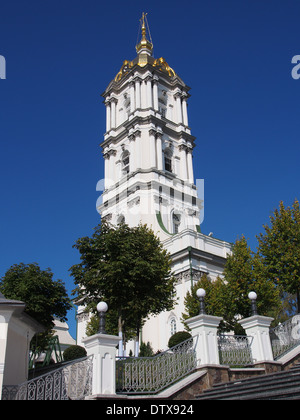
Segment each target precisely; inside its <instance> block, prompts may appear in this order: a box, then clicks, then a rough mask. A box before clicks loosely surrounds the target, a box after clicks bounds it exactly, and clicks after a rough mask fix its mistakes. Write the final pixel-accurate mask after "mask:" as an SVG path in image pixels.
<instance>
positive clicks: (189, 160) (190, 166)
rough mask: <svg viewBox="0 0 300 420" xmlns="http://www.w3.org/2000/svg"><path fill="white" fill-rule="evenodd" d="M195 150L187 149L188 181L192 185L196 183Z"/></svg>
mask: <svg viewBox="0 0 300 420" xmlns="http://www.w3.org/2000/svg"><path fill="white" fill-rule="evenodd" d="M192 151H193V149H192V148H191V147H188V149H187V168H188V179H189V182H190V183H191V184H193V183H194V170H193V155H192Z"/></svg>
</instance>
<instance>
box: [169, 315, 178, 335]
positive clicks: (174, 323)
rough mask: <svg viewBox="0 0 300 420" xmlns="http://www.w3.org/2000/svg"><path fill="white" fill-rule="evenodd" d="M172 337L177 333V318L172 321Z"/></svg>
mask: <svg viewBox="0 0 300 420" xmlns="http://www.w3.org/2000/svg"><path fill="white" fill-rule="evenodd" d="M170 328H171V331H170V333H171V336H172V335H174V334H175V333H176V332H177V325H176V318H172V319H171V321H170Z"/></svg>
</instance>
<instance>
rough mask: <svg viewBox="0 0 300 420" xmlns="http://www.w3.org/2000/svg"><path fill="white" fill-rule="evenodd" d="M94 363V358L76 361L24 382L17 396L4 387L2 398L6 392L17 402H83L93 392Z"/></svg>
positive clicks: (18, 388)
mask: <svg viewBox="0 0 300 420" xmlns="http://www.w3.org/2000/svg"><path fill="white" fill-rule="evenodd" d="M92 362H93V361H92V357H85V358H82V359H78V360H75V361H73V362H71V363H68V364H67V365H65V366H63V367H61V368H59V369H56V370H53V371H52V372H49V373H46V374H45V375H42V376H39V377H37V378H34V379H31V380H30V381H27V382H24V383H23V384H21V385H19V386H18V387H17V392H14V394H15V395H12V392H11V390H9V389H7V390H6V389H5V387H3V391H2V397H3V392H4V395H7V399H15V400H31V401H33V400H56V401H59V400H82V399H84V398H85V397H86V396H88V395H90V394H91V392H92V370H93V368H92ZM15 391H16V389H15ZM2 399H5V398H2Z"/></svg>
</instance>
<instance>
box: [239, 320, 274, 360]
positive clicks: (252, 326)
mask: <svg viewBox="0 0 300 420" xmlns="http://www.w3.org/2000/svg"><path fill="white" fill-rule="evenodd" d="M272 321H273V318H270V317H267V316H261V315H253V316H250V317H249V318H245V319H242V320H240V321H238V322H239V324H241V326H242V327H243V328H244V330H245V331H246V334H247V336H248V337H249V342H250V347H251V351H252V358H253V361H254V362H255V363H259V362H266V361H268V362H269V361H273V360H274V358H273V352H272V345H271V340H270V334H269V329H270V325H271V322H272Z"/></svg>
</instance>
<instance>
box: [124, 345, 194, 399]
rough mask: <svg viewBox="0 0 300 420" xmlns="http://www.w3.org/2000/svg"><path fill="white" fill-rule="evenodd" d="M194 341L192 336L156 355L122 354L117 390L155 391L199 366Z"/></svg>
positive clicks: (137, 392) (126, 392) (126, 391)
mask: <svg viewBox="0 0 300 420" xmlns="http://www.w3.org/2000/svg"><path fill="white" fill-rule="evenodd" d="M195 341H197V340H195ZM195 345H196V343H194V339H193V338H192V337H191V338H189V339H188V340H185V341H184V342H182V343H180V344H178V345H177V346H174V347H172V348H170V349H168V350H166V351H165V352H163V353H160V354H158V355H156V356H153V357H125V358H119V359H118V360H117V363H116V391H117V393H118V394H155V393H157V392H159V391H161V390H163V389H164V388H166V387H168V386H170V385H171V384H173V383H175V382H177V381H178V380H179V379H181V378H183V377H184V376H186V375H188V374H189V373H191V372H192V371H193V370H194V369H195V368H196V364H197V360H196V352H195Z"/></svg>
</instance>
